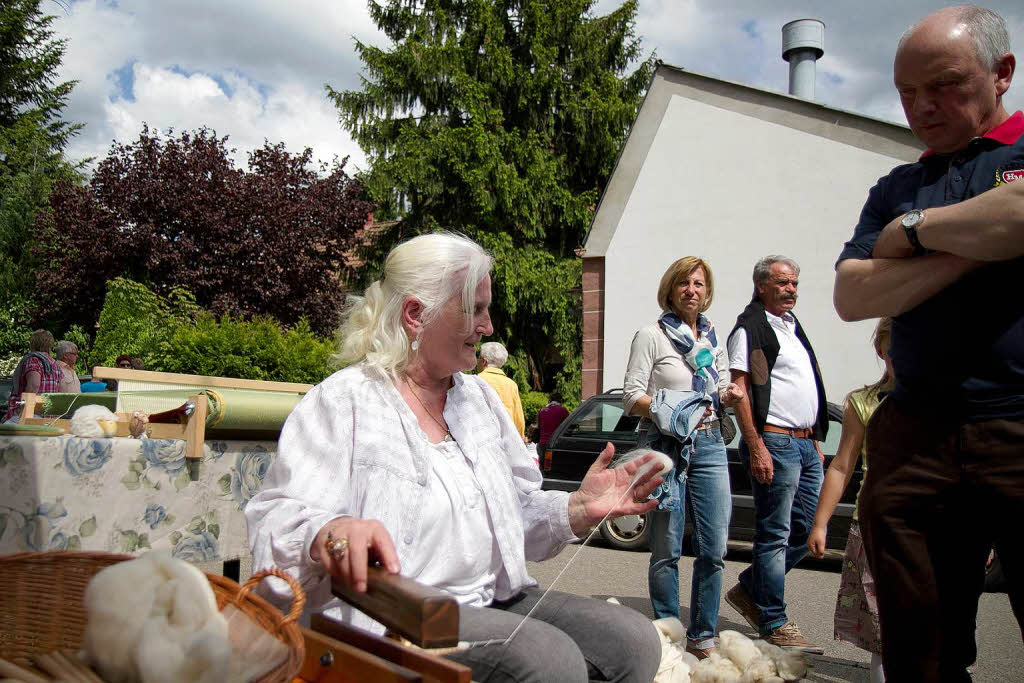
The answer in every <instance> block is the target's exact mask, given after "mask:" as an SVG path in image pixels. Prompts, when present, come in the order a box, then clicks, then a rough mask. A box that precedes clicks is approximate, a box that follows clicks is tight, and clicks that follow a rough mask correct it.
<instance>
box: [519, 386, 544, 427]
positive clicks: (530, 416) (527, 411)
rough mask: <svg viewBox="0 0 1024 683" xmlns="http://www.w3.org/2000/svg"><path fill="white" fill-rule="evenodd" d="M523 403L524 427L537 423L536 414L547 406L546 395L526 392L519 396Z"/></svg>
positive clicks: (539, 392)
mask: <svg viewBox="0 0 1024 683" xmlns="http://www.w3.org/2000/svg"><path fill="white" fill-rule="evenodd" d="M520 399H521V400H522V402H523V415H524V417H526V425H527V426H529V425H530V424H532V423H534V422H536V421H537V413H539V412H540V409H541V408H543V407H544V406H546V405H547V404H548V395H547V394H545V393H543V392H541V391H527V392H526V393H524V394H520Z"/></svg>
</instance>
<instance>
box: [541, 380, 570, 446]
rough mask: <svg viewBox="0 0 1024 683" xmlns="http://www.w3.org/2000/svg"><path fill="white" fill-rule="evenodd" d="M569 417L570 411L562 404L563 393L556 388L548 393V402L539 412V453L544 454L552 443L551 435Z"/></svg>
mask: <svg viewBox="0 0 1024 683" xmlns="http://www.w3.org/2000/svg"><path fill="white" fill-rule="evenodd" d="M567 417H569V411H568V410H566V409H565V406H563V405H562V394H561V393H560V392H559V391H558V389H555V390H554V391H552V392H551V393H550V394H548V404H547V405H546V406H544V407H543V408H541V409H540V411H539V412H538V413H537V428H538V431H539V432H540V436H539V437H538V438H537V453H539V454H540V456H541V457H543V456H544V449H546V448H547V447H548V444H549V443H551V435H552V434H554V433H555V430H556V429H558V425H560V424H562V422H563V421H565V418H567Z"/></svg>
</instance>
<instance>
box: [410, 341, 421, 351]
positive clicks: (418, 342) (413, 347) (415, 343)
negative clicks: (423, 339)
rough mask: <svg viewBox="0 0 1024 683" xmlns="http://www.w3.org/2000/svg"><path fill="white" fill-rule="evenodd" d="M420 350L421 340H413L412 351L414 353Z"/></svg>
mask: <svg viewBox="0 0 1024 683" xmlns="http://www.w3.org/2000/svg"><path fill="white" fill-rule="evenodd" d="M419 348H420V340H419V339H413V340H412V350H413V351H418V350H419Z"/></svg>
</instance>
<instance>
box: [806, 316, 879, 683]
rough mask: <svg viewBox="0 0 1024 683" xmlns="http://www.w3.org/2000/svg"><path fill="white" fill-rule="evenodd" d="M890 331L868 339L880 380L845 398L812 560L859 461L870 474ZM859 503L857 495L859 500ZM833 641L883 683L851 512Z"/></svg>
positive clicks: (871, 593)
mask: <svg viewBox="0 0 1024 683" xmlns="http://www.w3.org/2000/svg"><path fill="white" fill-rule="evenodd" d="M891 331H892V319H891V318H882V319H881V320H880V321H878V327H876V328H875V334H874V337H873V339H872V341H873V343H874V346H875V353H877V354H878V357H879V358H881V359H882V360H883V361H884V362H885V372H884V373H883V374H882V378H881V379H879V380H878V381H877V382H875V383H874V384H871V385H868V386H866V387H864V388H863V389H858V390H857V391H852V392H850V394H849V395H848V396H847V397H846V409H845V410H844V411H843V436H842V439H840V441H839V452H838V453H837V454H836V457H835V458H834V459H833V460H832V464H831V465H829V468H828V471H827V472H826V473H825V483H824V484H822V487H821V494H820V496H819V498H818V510H817V512H816V513H815V515H814V525H813V527H812V528H811V535H810V537H808V539H807V547H808V548H809V549H810V551H811V554H812V555H814V556H815V557H818V558H821V557H824V556H825V533H826V528H827V527H828V520H829V519H830V518H831V517H832V513H833V512H835V510H836V505H837V504H838V503H839V499H840V498H841V497H842V495H843V491H845V490H846V487H847V485H849V483H850V476H851V475H852V474H853V470H854V468H855V467H856V465H857V458H858V457H861V456H863V458H864V462H863V465H862V469H863V472H864V474H865V475H866V474H867V471H868V461H867V453H866V452H865V450H864V445H865V440H864V435H865V433H866V432H867V424H868V420H869V419H871V415H872V413H874V412H875V408H877V407H878V404H879V401H880V399H879V394H880V393H881V392H883V391H886V390H888V389H890V388H891V385H892V360H891V359H890V358H889V337H890V334H891ZM859 497H860V495H859V493H858V498H859ZM835 638H836V640H843V641H846V642H848V643H852V644H853V645H856V646H857V647H859V648H861V649H862V650H867V651H868V652H870V653H871V682H872V683H880V682H881V681H884V680H885V676H884V674H883V673H882V641H881V638H880V637H879V628H878V601H877V599H876V597H875V581H874V578H873V577H872V576H871V570H870V569H869V568H868V558H867V554H866V553H865V551H864V542H863V540H862V538H861V535H860V525H859V524H858V522H857V510H856V509H854V512H853V521H852V522H850V535H849V537H848V538H847V540H846V551H845V552H844V553H843V574H842V578H841V579H840V581H839V596H838V598H837V600H836V616H835Z"/></svg>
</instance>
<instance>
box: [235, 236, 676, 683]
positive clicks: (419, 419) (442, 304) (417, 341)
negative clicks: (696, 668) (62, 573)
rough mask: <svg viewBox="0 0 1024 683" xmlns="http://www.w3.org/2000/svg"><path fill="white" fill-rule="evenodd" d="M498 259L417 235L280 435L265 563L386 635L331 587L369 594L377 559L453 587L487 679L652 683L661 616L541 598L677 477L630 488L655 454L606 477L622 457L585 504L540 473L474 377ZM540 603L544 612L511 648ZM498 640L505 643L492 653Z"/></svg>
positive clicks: (262, 548) (258, 525) (469, 661)
mask: <svg viewBox="0 0 1024 683" xmlns="http://www.w3.org/2000/svg"><path fill="white" fill-rule="evenodd" d="M490 269H491V257H490V256H489V255H488V254H487V253H486V252H485V251H484V250H483V249H482V248H481V247H480V246H479V245H477V244H476V243H474V242H472V241H470V240H468V239H466V238H464V237H460V236H456V235H450V234H433V235H424V236H420V237H416V238H414V239H412V240H409V241H407V242H405V243H403V244H401V245H399V246H397V247H395V248H394V249H393V250H392V252H391V253H390V254H389V255H388V258H387V260H386V261H385V264H384V272H383V274H382V275H381V279H380V280H379V281H377V282H374V283H373V284H372V285H371V286H370V287H369V288H368V289H367V290H366V293H365V296H364V297H363V298H361V299H357V300H356V302H355V304H354V305H353V306H352V307H350V308H349V309H348V310H347V311H346V315H345V320H344V322H343V324H342V329H341V336H342V339H343V341H342V347H341V352H340V359H341V360H342V361H343V362H346V363H350V365H349V366H348V367H347V368H345V369H344V370H341V371H339V372H337V373H335V374H333V375H331V376H330V377H329V378H327V379H326V380H324V381H323V382H322V383H321V384H319V385H318V386H316V387H314V388H313V389H312V390H311V391H310V392H309V393H308V394H307V395H306V396H305V397H304V398H303V399H302V401H300V402H299V404H298V406H296V408H295V410H294V412H293V413H292V414H291V416H290V417H289V418H288V420H287V422H286V423H285V425H284V428H283V430H282V432H281V440H280V444H279V448H278V456H277V458H276V460H275V461H274V464H273V465H272V466H271V468H270V471H269V472H268V474H267V477H266V480H265V482H264V489H263V490H262V491H261V492H260V493H258V494H257V495H256V496H255V497H254V498H253V499H252V500H250V502H249V504H248V505H247V506H246V509H245V513H246V517H247V519H248V522H249V536H250V542H251V545H252V548H253V565H254V569H259V568H262V567H266V566H277V567H279V568H282V569H284V570H286V571H289V572H291V573H292V574H293V575H294V576H296V577H297V578H298V579H299V580H300V582H301V583H302V584H303V586H304V587H305V589H306V592H307V596H308V599H309V602H308V603H307V609H309V610H311V611H323V610H326V613H327V615H328V616H331V617H334V618H338V619H342V620H344V621H347V622H349V623H352V624H355V625H358V626H361V627H363V628H367V629H370V630H375V631H381V630H383V628H382V627H381V626H380V625H379V624H376V623H375V622H373V621H372V620H370V619H369V618H368V617H367V616H365V615H363V614H361V613H359V612H358V611H355V610H354V609H353V608H351V607H350V606H347V605H345V604H343V603H341V602H340V601H338V600H337V599H334V598H333V597H332V595H331V593H330V577H331V576H335V577H338V578H340V579H341V580H342V581H344V582H347V583H348V584H349V585H351V586H353V587H354V588H355V589H356V590H359V591H363V590H365V589H366V568H367V565H368V563H369V562H371V561H374V560H376V561H378V562H380V564H381V565H382V566H384V567H385V568H386V569H387V570H388V571H391V572H400V573H402V574H403V575H404V576H409V577H412V578H415V579H417V580H418V581H420V582H422V583H425V584H428V585H431V586H434V587H437V588H440V589H442V590H445V591H447V592H449V593H450V594H452V595H453V596H454V597H455V598H456V599H457V600H458V601H459V603H460V614H459V639H460V640H461V641H467V642H470V643H472V644H473V645H472V646H471V647H469V648H467V649H464V650H460V651H458V652H456V653H453V654H450V655H447V656H448V657H450V658H451V659H454V660H456V661H459V662H462V663H464V664H466V665H468V666H470V667H471V668H472V669H473V678H474V680H507V679H511V680H546V681H555V680H557V681H583V680H588V679H590V680H616V681H619V680H621V681H641V680H643V681H645V682H646V681H650V680H651V679H652V678H653V676H654V674H655V673H656V671H657V668H658V662H659V660H660V653H661V647H660V644H659V640H658V637H657V635H656V633H655V631H654V628H653V627H652V625H651V623H650V621H648V620H647V619H646V618H644V617H643V616H642V615H640V614H639V613H637V612H634V611H633V610H630V609H628V608H625V607H621V606H619V605H612V604H608V603H605V602H603V601H598V600H594V599H591V598H584V597H580V596H574V595H568V594H563V593H550V594H548V595H547V596H546V597H545V598H544V600H543V601H541V602H539V604H538V599H539V598H540V595H541V591H540V590H539V589H538V588H537V587H536V582H535V581H534V580H533V579H531V578H530V576H529V575H528V573H527V571H526V561H527V560H531V561H535V560H542V559H545V558H548V557H551V556H552V555H554V554H556V553H557V552H559V551H560V550H561V549H562V548H563V547H564V546H565V544H567V543H569V542H571V541H574V540H576V539H578V538H580V537H582V536H584V535H585V534H586V532H587V531H588V530H589V529H590V528H591V527H592V526H594V525H595V524H597V523H598V522H599V521H600V520H601V519H602V518H603V517H604V516H605V515H606V514H611V515H613V516H614V515H622V514H642V513H644V512H646V511H647V510H649V509H651V508H652V507H653V506H654V503H653V502H646V501H645V502H642V503H637V502H635V499H636V498H637V497H639V499H640V500H643V498H644V497H645V496H646V495H647V494H648V493H649V492H651V491H653V490H654V488H655V487H656V486H657V485H658V484H659V483H660V481H661V478H660V477H656V476H653V475H652V474H648V475H646V476H642V477H639V478H638V479H637V483H636V484H635V485H634V487H635V488H634V490H633V491H630V487H631V479H632V478H634V476H635V475H636V473H637V471H638V469H639V468H640V467H641V466H642V465H643V464H644V463H645V462H647V460H648V459H649V456H645V457H644V458H641V459H638V460H636V461H634V462H633V463H631V464H629V465H625V466H622V467H617V468H611V469H606V467H607V464H608V463H609V462H610V460H611V457H612V448H611V446H610V445H609V447H608V448H607V449H606V450H605V452H603V453H602V454H601V456H600V457H599V458H598V460H597V461H596V462H595V463H594V465H593V466H592V467H591V469H590V471H589V472H588V474H587V476H586V478H585V479H584V481H583V483H582V485H581V487H580V489H579V490H578V491H576V492H575V493H573V494H571V495H570V494H568V493H564V492H557V491H542V490H541V475H540V472H539V471H538V470H537V467H536V465H535V464H534V461H533V458H532V456H531V454H530V453H528V452H527V450H526V446H525V445H524V444H523V441H522V439H521V438H519V435H518V433H517V432H516V429H515V427H514V425H513V424H512V421H511V419H510V418H509V416H508V413H507V412H506V411H505V408H504V406H503V405H502V404H501V402H500V401H499V400H498V399H497V397H496V396H495V394H494V392H492V391H489V390H485V386H484V384H483V382H482V380H480V379H479V378H477V377H474V376H470V375H464V374H462V372H461V371H463V370H468V369H470V368H472V367H473V365H474V363H475V361H476V345H477V344H478V343H479V341H480V338H481V337H483V336H486V335H489V334H491V332H492V328H491V321H490V316H489V313H488V304H489V303H490V299H491V278H490ZM534 607H536V610H535V611H534V612H533V613H532V615H531V619H529V620H527V622H526V623H525V624H524V625H523V627H522V628H521V629H520V630H519V631H518V632H517V633H516V636H515V637H514V638H513V639H512V640H511V641H510V642H509V643H508V644H507V646H506V645H504V644H502V641H504V640H505V639H506V638H507V637H508V636H509V635H511V634H512V632H513V630H514V629H515V628H516V626H518V625H519V623H520V621H522V617H523V615H525V614H526V613H527V612H529V611H530V610H531V608H534ZM485 641H497V644H484V643H485Z"/></svg>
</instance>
